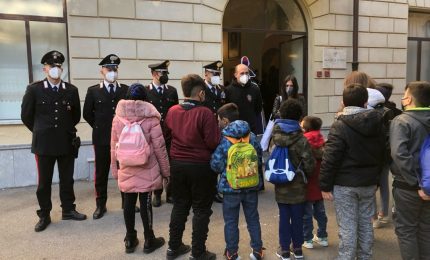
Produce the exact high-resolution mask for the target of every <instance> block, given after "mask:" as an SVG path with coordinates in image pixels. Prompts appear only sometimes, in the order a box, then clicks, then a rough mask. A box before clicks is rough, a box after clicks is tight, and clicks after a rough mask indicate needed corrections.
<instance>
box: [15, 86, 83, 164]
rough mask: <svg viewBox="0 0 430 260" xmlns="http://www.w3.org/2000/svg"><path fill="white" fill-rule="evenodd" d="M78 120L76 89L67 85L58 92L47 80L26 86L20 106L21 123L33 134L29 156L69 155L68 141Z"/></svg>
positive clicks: (70, 147)
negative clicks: (31, 154)
mask: <svg viewBox="0 0 430 260" xmlns="http://www.w3.org/2000/svg"><path fill="white" fill-rule="evenodd" d="M80 119H81V104H80V100H79V93H78V89H77V88H76V87H75V86H73V85H72V84H69V83H67V82H63V81H62V82H61V83H60V84H59V90H58V92H54V91H53V90H52V89H51V88H50V84H49V82H48V80H47V79H45V80H43V81H38V82H34V83H32V84H30V85H28V86H27V90H26V91H25V94H24V97H23V99H22V104H21V120H22V122H23V123H24V124H25V126H27V128H28V129H30V131H31V132H33V141H32V145H31V152H32V153H34V154H38V155H50V156H60V155H68V154H70V153H71V152H72V138H73V137H74V136H75V134H76V128H75V126H76V124H78V123H79V120H80Z"/></svg>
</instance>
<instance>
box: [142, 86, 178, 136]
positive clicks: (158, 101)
mask: <svg viewBox="0 0 430 260" xmlns="http://www.w3.org/2000/svg"><path fill="white" fill-rule="evenodd" d="M146 90H147V91H148V92H147V93H148V99H147V101H148V102H149V103H151V104H152V105H154V107H155V108H156V109H157V111H158V113H160V114H161V122H162V124H161V126H162V127H163V128H164V126H163V125H164V124H163V123H164V119H165V118H166V115H167V111H169V108H171V107H172V106H174V105H176V104H179V99H178V92H177V91H176V88H174V87H172V86H170V85H163V94H161V95H160V94H158V92H157V89H156V87H155V86H154V85H153V84H152V83H151V84H149V85H148V86H146Z"/></svg>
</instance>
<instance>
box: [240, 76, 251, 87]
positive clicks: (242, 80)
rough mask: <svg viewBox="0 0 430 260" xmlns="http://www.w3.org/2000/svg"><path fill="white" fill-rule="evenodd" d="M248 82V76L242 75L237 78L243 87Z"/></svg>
mask: <svg viewBox="0 0 430 260" xmlns="http://www.w3.org/2000/svg"><path fill="white" fill-rule="evenodd" d="M248 80H249V75H246V74H243V75H242V76H240V78H239V81H240V83H242V84H243V85H245V84H246V83H248Z"/></svg>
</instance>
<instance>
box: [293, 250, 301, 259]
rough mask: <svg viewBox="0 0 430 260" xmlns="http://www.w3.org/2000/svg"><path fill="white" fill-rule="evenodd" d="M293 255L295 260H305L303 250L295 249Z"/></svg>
mask: <svg viewBox="0 0 430 260" xmlns="http://www.w3.org/2000/svg"><path fill="white" fill-rule="evenodd" d="M291 253H292V255H293V256H294V259H303V251H302V249H301V248H300V249H299V248H297V249H294V250H293V252H291Z"/></svg>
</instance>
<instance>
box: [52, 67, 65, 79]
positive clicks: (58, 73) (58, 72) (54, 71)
mask: <svg viewBox="0 0 430 260" xmlns="http://www.w3.org/2000/svg"><path fill="white" fill-rule="evenodd" d="M61 72H63V70H61V69H60V68H58V67H53V68H50V69H49V71H48V75H49V77H51V78H53V79H59V78H60V76H61Z"/></svg>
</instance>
